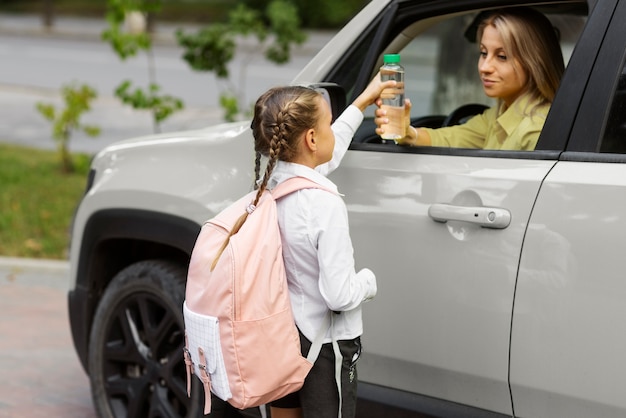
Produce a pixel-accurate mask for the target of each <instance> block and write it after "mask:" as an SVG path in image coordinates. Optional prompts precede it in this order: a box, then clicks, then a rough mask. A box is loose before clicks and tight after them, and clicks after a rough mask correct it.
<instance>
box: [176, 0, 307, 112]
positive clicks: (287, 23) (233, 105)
mask: <svg viewBox="0 0 626 418" xmlns="http://www.w3.org/2000/svg"><path fill="white" fill-rule="evenodd" d="M300 28H301V24H300V19H299V17H298V10H297V8H296V7H295V6H294V5H293V4H292V3H291V2H289V1H287V0H272V1H271V2H270V3H269V4H268V6H267V8H266V9H265V11H264V13H262V12H260V11H258V10H253V9H251V8H249V7H247V6H245V5H243V4H239V5H238V6H237V7H236V8H235V10H234V11H233V12H231V13H230V14H229V17H228V21H227V22H226V23H216V24H213V25H210V26H207V27H205V28H202V29H200V30H199V31H198V32H197V33H196V34H187V33H185V32H183V31H182V30H178V31H177V32H176V37H177V40H178V43H179V44H180V45H181V46H182V47H183V48H184V53H183V59H184V60H185V61H187V63H188V64H189V65H190V66H191V68H192V69H194V70H196V71H208V72H214V73H215V76H216V77H217V78H218V79H220V80H222V81H224V83H225V84H226V87H225V89H224V90H223V91H222V93H221V94H220V105H221V107H222V108H223V109H224V111H225V116H224V119H225V120H227V121H233V120H235V119H236V118H237V117H238V116H249V113H250V112H249V111H246V108H248V107H247V106H246V105H245V103H246V98H245V88H246V76H247V66H248V65H249V64H250V62H251V61H252V59H253V58H254V54H253V53H250V54H248V56H247V59H246V60H244V63H243V65H242V69H241V71H240V79H239V80H238V82H237V83H235V82H233V81H232V80H231V79H230V72H229V69H228V64H229V63H230V61H231V60H232V59H233V57H234V56H235V52H236V47H237V44H236V37H237V36H244V37H248V36H253V37H255V38H256V39H257V41H258V42H259V44H260V47H259V50H260V51H263V53H264V56H265V58H266V59H268V60H269V61H272V62H274V63H276V64H284V63H287V62H289V60H290V59H291V47H292V46H293V45H294V44H301V43H303V42H304V41H305V39H306V35H305V34H304V33H303V32H302V31H301V30H300ZM248 109H249V108H248Z"/></svg>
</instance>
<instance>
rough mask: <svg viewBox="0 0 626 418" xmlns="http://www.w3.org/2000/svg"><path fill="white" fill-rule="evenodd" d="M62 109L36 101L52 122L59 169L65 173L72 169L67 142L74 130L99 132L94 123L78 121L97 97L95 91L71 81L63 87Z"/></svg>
mask: <svg viewBox="0 0 626 418" xmlns="http://www.w3.org/2000/svg"><path fill="white" fill-rule="evenodd" d="M62 92H63V100H64V102H65V108H64V109H58V110H57V109H56V108H55V107H54V105H52V104H49V103H37V105H36V106H37V110H38V111H39V113H41V115H43V117H44V118H46V119H47V120H48V121H50V122H52V137H53V138H54V140H55V141H57V149H58V151H59V157H60V160H61V169H62V171H63V172H65V173H71V172H73V171H74V163H73V161H72V156H71V154H70V151H69V142H70V138H71V136H72V133H73V132H74V131H83V132H85V133H86V134H87V135H89V136H97V135H99V134H100V128H99V127H97V126H95V125H85V124H82V123H81V122H80V118H81V116H82V115H83V113H85V112H87V111H89V110H91V102H92V101H93V100H94V99H95V98H96V97H97V93H96V91H95V90H94V89H93V88H91V87H90V86H88V85H86V84H83V85H78V84H76V83H72V84H69V85H65V86H64V87H63V90H62Z"/></svg>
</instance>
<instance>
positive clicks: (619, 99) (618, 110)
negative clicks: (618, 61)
mask: <svg viewBox="0 0 626 418" xmlns="http://www.w3.org/2000/svg"><path fill="white" fill-rule="evenodd" d="M600 152H610V153H615V154H626V66H622V73H621V75H620V77H619V80H618V82H617V86H616V88H615V93H614V95H613V103H612V105H611V111H610V112H609V117H608V119H607V123H606V128H605V131H604V136H603V137H602V144H601V146H600Z"/></svg>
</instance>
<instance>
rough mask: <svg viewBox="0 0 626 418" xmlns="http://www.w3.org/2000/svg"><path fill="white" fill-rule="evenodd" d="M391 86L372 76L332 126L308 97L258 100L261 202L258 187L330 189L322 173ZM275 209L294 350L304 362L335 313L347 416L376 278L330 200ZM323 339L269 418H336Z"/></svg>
mask: <svg viewBox="0 0 626 418" xmlns="http://www.w3.org/2000/svg"><path fill="white" fill-rule="evenodd" d="M394 85H395V81H390V82H385V83H382V82H381V81H380V76H379V75H377V76H376V77H374V79H373V80H372V82H371V83H370V84H369V86H368V87H367V88H366V89H365V91H364V92H363V93H362V94H361V95H360V96H359V97H358V98H357V99H356V100H355V101H354V102H353V104H352V105H350V106H349V107H348V108H347V109H346V110H345V111H344V112H343V114H342V115H341V116H340V117H339V118H337V120H336V121H335V123H334V124H332V125H331V118H332V115H331V111H330V107H329V105H328V103H327V102H326V101H325V100H324V98H323V97H322V95H321V94H319V93H318V92H316V91H315V90H312V89H309V88H306V87H298V86H290V87H277V88H273V89H270V90H269V91H268V92H266V93H265V94H263V95H262V96H261V97H260V98H259V99H258V100H257V102H256V105H255V108H254V119H253V121H252V131H253V135H254V146H255V151H256V154H257V158H256V177H257V184H258V183H259V182H260V184H259V196H260V193H262V192H263V190H265V189H266V188H267V189H270V190H271V189H272V188H274V187H276V185H278V184H279V183H281V182H283V181H285V180H287V179H289V178H291V177H296V176H300V177H306V178H308V179H310V180H313V181H314V182H316V183H318V184H320V185H322V186H324V188H326V189H330V190H333V191H337V187H336V186H335V184H333V183H332V182H331V181H330V180H329V179H328V178H326V174H328V173H329V172H331V171H332V170H334V169H335V168H336V167H337V166H338V165H339V162H340V161H341V159H342V157H343V156H344V154H345V152H346V150H347V148H348V145H349V144H350V141H351V139H352V136H353V135H354V132H355V131H356V129H357V128H358V127H359V126H360V124H361V122H362V120H363V113H362V112H363V111H364V110H365V108H366V107H367V106H369V105H370V104H373V103H374V101H375V100H376V99H377V98H378V97H379V96H380V94H381V92H382V90H383V89H384V88H388V87H393V86H394ZM261 155H263V156H266V157H267V158H268V163H267V167H266V170H265V174H264V176H263V178H262V180H260V181H259V175H260V158H261ZM277 210H278V222H279V227H280V231H281V237H282V241H283V258H284V261H285V268H286V272H287V283H288V289H289V294H290V298H291V304H292V307H293V314H294V318H295V321H296V325H297V327H298V329H299V331H300V340H301V345H302V351H303V353H304V355H305V356H306V353H307V352H308V351H309V347H310V344H311V341H313V340H314V339H315V335H316V333H317V331H318V329H319V328H320V325H321V324H322V320H323V318H324V316H325V314H326V312H327V311H328V310H332V311H336V312H340V313H341V314H340V315H335V317H336V319H335V320H334V330H333V333H334V336H335V338H336V339H337V340H339V347H340V350H341V353H342V358H343V360H342V373H341V374H342V377H341V380H342V382H341V389H342V393H341V397H342V399H341V405H342V416H343V417H344V418H351V417H354V416H355V413H356V370H355V362H356V360H357V359H358V357H359V354H360V351H361V342H360V335H361V334H362V332H363V324H362V319H361V304H362V303H363V302H364V301H366V300H369V299H371V298H373V297H374V295H376V278H375V276H374V273H372V271H370V270H369V269H366V268H364V269H362V270H360V271H358V272H357V271H356V270H355V265H354V257H353V247H352V241H351V240H350V235H349V231H348V214H347V210H346V206H345V204H344V202H343V200H342V198H341V197H340V195H339V194H338V193H337V194H335V193H329V192H328V191H326V190H320V189H303V190H299V191H297V192H295V193H292V194H290V195H288V196H286V197H284V198H282V199H280V200H279V201H278V202H277ZM268 337H269V338H271V336H268ZM330 341H331V339H330V334H328V335H327V336H326V339H325V340H324V345H323V346H322V351H321V352H320V355H319V357H318V359H317V361H316V362H315V364H314V366H313V368H312V369H311V372H310V373H309V374H308V376H307V378H306V380H305V383H304V386H303V387H302V389H301V390H300V391H298V392H296V393H293V394H290V395H288V396H286V397H285V398H282V399H280V400H278V401H275V402H273V403H272V405H271V415H272V418H286V417H302V416H303V417H305V418H311V417H315V418H326V417H328V418H331V417H337V414H338V412H339V405H340V400H339V394H338V390H337V385H336V383H335V357H334V353H333V348H332V346H331V344H330Z"/></svg>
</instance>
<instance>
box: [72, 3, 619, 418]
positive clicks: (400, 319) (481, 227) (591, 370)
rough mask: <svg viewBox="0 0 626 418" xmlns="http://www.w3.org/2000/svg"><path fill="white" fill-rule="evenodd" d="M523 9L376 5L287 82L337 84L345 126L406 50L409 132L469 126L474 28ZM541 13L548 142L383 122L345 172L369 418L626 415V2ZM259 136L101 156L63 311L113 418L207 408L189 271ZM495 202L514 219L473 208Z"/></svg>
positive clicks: (477, 97)
mask: <svg viewBox="0 0 626 418" xmlns="http://www.w3.org/2000/svg"><path fill="white" fill-rule="evenodd" d="M523 4H525V2H523V1H515V2H513V1H508V0H498V1H496V0H468V1H462V2H460V1H457V0H437V1H434V0H374V1H371V2H370V3H369V4H368V5H367V6H366V7H365V8H364V9H363V10H362V12H361V13H360V14H358V15H357V16H356V17H355V18H354V19H353V20H352V21H351V22H350V23H349V24H348V25H346V27H345V28H344V29H343V30H342V31H341V32H340V33H339V34H338V35H337V36H336V37H335V38H334V39H333V40H332V41H331V42H329V43H328V44H327V45H326V46H325V47H324V48H323V50H322V51H321V52H320V53H319V54H318V55H317V56H316V57H315V58H314V59H313V60H312V61H311V62H310V63H309V64H308V65H307V66H306V67H305V68H304V69H303V70H302V72H301V73H300V74H299V75H298V76H297V77H296V79H295V80H293V81H292V82H293V83H297V84H317V85H318V86H319V85H321V86H323V87H325V89H326V91H327V92H328V96H329V97H330V100H331V101H332V104H333V110H334V112H335V114H337V113H338V112H340V111H341V110H342V109H343V107H344V106H345V103H348V102H350V101H351V100H352V98H353V97H354V96H355V94H356V93H358V92H360V91H361V90H362V89H363V88H364V87H365V86H366V84H367V82H368V81H369V80H370V78H371V77H372V76H373V74H375V72H376V71H377V69H378V68H379V67H380V65H381V61H382V56H383V54H385V53H389V52H394V53H400V54H401V56H402V64H403V65H404V66H405V68H406V82H407V96H408V97H410V98H411V99H412V102H413V103H414V107H413V111H412V116H413V117H414V118H415V120H414V123H415V124H416V125H419V126H423V125H429V126H441V125H442V124H448V123H456V122H455V121H452V122H451V121H450V119H455V120H457V122H458V119H459V118H460V113H464V112H465V111H466V110H467V109H469V110H470V113H472V112H475V108H476V106H469V107H468V106H464V105H466V104H469V103H475V102H482V104H485V105H489V103H488V102H484V99H483V96H484V95H483V94H482V93H481V91H480V89H476V88H474V87H473V86H472V85H471V84H470V83H471V80H472V79H474V78H475V80H476V82H478V77H477V76H475V77H474V75H475V73H474V71H475V60H476V58H477V54H475V55H474V56H473V57H470V59H466V58H464V56H463V51H470V54H474V51H475V49H474V48H475V47H474V46H471V45H470V44H469V43H468V41H467V40H466V39H465V37H464V32H465V29H466V28H467V27H468V25H469V24H471V22H472V20H473V19H474V18H475V17H476V16H477V15H478V13H479V12H481V11H483V10H486V9H490V8H494V7H507V6H513V5H523ZM528 4H529V5H531V6H532V7H535V8H536V9H538V10H540V11H542V12H544V13H545V14H546V15H547V16H548V17H549V18H550V19H551V20H552V22H553V23H554V24H555V26H557V28H558V29H559V31H560V33H561V39H562V46H563V53H564V56H565V58H566V63H567V69H566V72H565V75H564V77H563V80H562V83H561V86H560V88H559V91H558V93H557V96H556V99H555V101H554V104H553V105H552V108H551V110H550V114H549V115H548V119H547V121H546V124H545V127H544V129H543V131H542V133H541V136H540V138H539V141H538V145H537V148H536V150H535V151H484V150H470V149H458V148H437V147H403V146H398V145H395V144H385V143H381V142H380V140H379V139H378V137H376V135H375V134H374V129H373V124H372V121H371V114H372V111H371V110H370V112H369V116H370V117H369V118H367V119H366V121H365V122H364V123H363V125H362V127H361V129H360V130H359V132H358V133H357V135H356V137H355V138H354V141H353V143H352V145H351V146H350V150H349V151H348V153H347V155H346V157H345V158H344V160H343V162H342V164H341V167H340V168H339V169H338V170H336V171H335V172H334V173H333V174H332V176H331V178H332V180H333V181H334V182H335V183H336V184H337V185H338V186H339V190H340V191H341V192H342V193H344V194H345V202H346V204H347V207H348V210H349V212H350V213H349V218H350V223H351V225H350V226H351V234H352V237H353V241H354V246H355V255H356V262H357V266H367V267H370V268H371V269H372V270H374V271H375V272H376V274H377V277H378V285H379V291H378V296H377V297H376V299H375V300H374V301H373V302H372V303H370V304H368V305H367V306H366V307H365V312H364V315H365V318H364V322H365V333H364V336H363V343H364V354H363V357H362V359H361V360H360V361H359V395H360V398H361V401H360V403H359V405H360V407H359V408H360V409H359V416H360V417H364V416H367V415H368V413H370V414H371V413H372V411H373V410H374V409H371V408H373V407H374V405H379V406H380V405H381V404H382V405H384V407H383V408H382V409H383V410H385V411H386V412H384V413H386V414H387V415H390V416H396V417H397V416H420V415H418V413H422V414H427V415H430V416H442V417H455V416H459V417H467V416H472V417H474V416H485V417H495V416H516V417H567V418H571V417H623V416H626V396H625V393H626V383H625V381H624V376H626V357H625V353H626V331H625V330H624V329H622V328H620V327H618V326H617V325H619V324H620V323H621V322H620V321H622V320H625V319H626V269H625V266H626V264H624V263H623V261H624V259H625V258H626V257H625V254H626V155H625V153H626V74H625V71H624V57H625V56H626V25H625V24H624V22H625V21H626V1H619V0H597V1H596V0H565V1H562V0H549V1H545V0H531V1H529V2H528ZM454 54H458V65H446V64H445V62H444V61H445V60H443V59H442V58H443V57H446V56H447V57H450V56H455V55H454ZM468 66H469V67H468ZM468 68H469V69H468ZM468 74H470V76H468ZM286 82H288V80H286ZM445 86H447V87H448V90H447V91H450V86H457V87H456V88H455V89H453V90H452V91H454V92H455V94H450V93H448V94H446V90H445V89H444V87H445ZM459 86H462V87H463V88H460V87H459ZM477 91H478V93H479V94H476V92H477ZM457 93H458V94H457ZM478 107H480V106H478ZM459 109H460V110H459ZM450 115H451V116H452V117H451V118H450V117H447V116H450ZM249 125H250V122H249V121H247V122H241V123H233V124H224V125H219V126H213V127H209V128H206V129H201V130H197V131H192V132H180V133H177V134H167V135H159V136H153V137H148V138H137V139H131V140H127V141H122V142H119V143H117V144H114V145H112V146H110V147H108V148H106V149H104V150H103V151H102V152H100V153H99V154H98V155H97V157H96V158H95V159H94V161H93V167H92V171H91V175H90V178H89V184H88V190H87V193H86V195H85V197H84V199H83V200H82V203H81V204H80V207H79V208H78V211H77V213H76V217H75V220H74V226H73V231H72V248H71V259H70V261H71V274H72V287H71V289H70V292H69V312H70V319H71V327H72V335H73V338H74V344H75V346H76V350H77V353H78V355H79V357H80V359H81V361H82V364H83V365H84V367H85V370H86V371H87V372H88V374H89V376H90V379H91V385H92V391H93V395H94V403H95V406H96V409H97V411H98V413H99V414H100V415H101V416H103V417H111V416H115V417H126V416H128V417H147V416H151V417H179V416H180V417H183V416H199V415H201V411H200V409H201V408H200V404H201V400H200V399H199V397H200V396H201V394H200V391H195V390H194V393H193V397H192V399H191V400H188V399H187V395H186V393H185V392H186V391H185V386H186V383H185V371H184V365H183V357H182V347H183V333H182V326H183V323H182V315H181V303H182V299H183V295H184V283H185V276H186V267H187V263H188V260H189V254H190V252H191V249H192V247H193V245H194V241H195V238H196V236H197V234H198V231H199V227H200V225H201V224H202V222H203V221H205V220H206V219H208V218H210V217H211V216H212V215H213V214H215V213H216V212H218V211H219V210H221V209H222V208H224V207H225V206H226V205H228V204H229V203H230V202H232V201H233V200H234V199H236V198H238V197H239V196H241V195H243V194H244V193H246V192H247V191H249V190H250V189H251V185H252V179H253V166H254V164H253V161H254V155H253V141H252V137H251V131H250V128H249ZM496 210H497V211H501V212H502V213H504V214H506V215H507V216H510V222H508V223H506V222H505V223H503V224H501V225H494V224H491V223H490V222H489V217H488V216H487V217H482V216H481V214H489V213H490V212H493V211H496ZM496 226H497V227H496ZM400 411H402V413H401V412H400ZM226 412H228V411H226ZM216 414H217V413H216Z"/></svg>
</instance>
